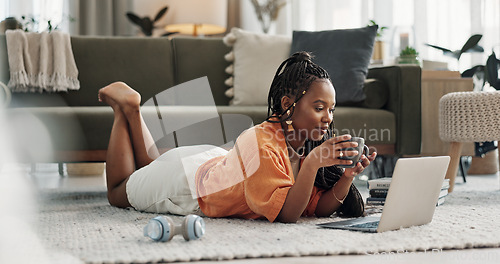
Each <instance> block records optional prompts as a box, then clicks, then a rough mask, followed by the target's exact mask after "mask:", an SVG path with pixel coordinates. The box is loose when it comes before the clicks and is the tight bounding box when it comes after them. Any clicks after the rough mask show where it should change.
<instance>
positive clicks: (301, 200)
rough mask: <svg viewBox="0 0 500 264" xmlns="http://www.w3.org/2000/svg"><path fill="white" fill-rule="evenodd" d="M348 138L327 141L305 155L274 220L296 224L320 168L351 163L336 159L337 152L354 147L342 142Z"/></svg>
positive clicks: (305, 205) (348, 136) (347, 153)
mask: <svg viewBox="0 0 500 264" xmlns="http://www.w3.org/2000/svg"><path fill="white" fill-rule="evenodd" d="M350 138H351V136H350V135H344V136H339V137H336V138H332V139H329V140H327V141H325V142H323V144H321V145H320V146H318V147H317V148H315V149H314V150H313V151H312V152H311V153H309V155H307V157H306V158H305V160H304V162H303V163H302V167H301V168H300V170H299V173H298V175H297V177H296V179H295V183H294V184H293V186H292V187H291V188H290V190H289V191H288V194H287V197H286V199H285V203H284V204H283V207H282V208H281V211H280V213H279V214H278V217H277V218H276V220H278V221H280V222H285V223H294V222H297V220H298V219H299V218H300V216H301V215H302V213H303V212H304V210H305V209H306V207H307V204H308V203H309V199H310V198H311V193H312V189H313V186H314V180H315V178H316V173H317V172H318V169H319V168H320V167H326V166H332V165H339V164H344V165H348V164H351V163H352V161H350V160H341V159H338V151H339V150H340V149H345V148H349V147H351V148H352V147H356V145H352V144H357V143H353V142H342V141H346V140H349V139H350ZM339 142H342V143H339ZM345 152H346V153H344V154H345V155H357V153H358V152H357V151H345ZM344 196H345V195H344Z"/></svg>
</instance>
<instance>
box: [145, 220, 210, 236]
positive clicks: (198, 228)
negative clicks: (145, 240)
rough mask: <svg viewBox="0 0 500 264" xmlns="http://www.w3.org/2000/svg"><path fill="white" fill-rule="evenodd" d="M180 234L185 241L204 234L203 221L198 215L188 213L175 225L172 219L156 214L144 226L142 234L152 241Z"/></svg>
mask: <svg viewBox="0 0 500 264" xmlns="http://www.w3.org/2000/svg"><path fill="white" fill-rule="evenodd" d="M178 234H182V236H183V237H184V239H185V240H186V241H188V240H196V239H199V238H201V237H202V236H203V235H204V234H205V222H204V221H203V218H201V217H200V216H198V215H188V216H186V217H185V218H184V221H183V222H182V225H175V224H174V221H173V220H172V219H171V218H169V217H166V216H157V217H155V218H153V219H151V220H149V223H148V224H147V225H146V226H145V227H144V236H146V237H149V238H151V239H153V240H154V241H161V242H166V241H170V240H171V239H172V237H174V236H175V235H178Z"/></svg>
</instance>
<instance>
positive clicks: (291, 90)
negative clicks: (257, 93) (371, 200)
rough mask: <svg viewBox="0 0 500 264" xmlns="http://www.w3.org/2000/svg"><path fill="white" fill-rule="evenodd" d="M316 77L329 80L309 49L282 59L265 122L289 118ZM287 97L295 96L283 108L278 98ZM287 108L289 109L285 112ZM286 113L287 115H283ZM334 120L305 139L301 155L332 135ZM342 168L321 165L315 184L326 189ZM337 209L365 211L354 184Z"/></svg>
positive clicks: (354, 213)
mask: <svg viewBox="0 0 500 264" xmlns="http://www.w3.org/2000/svg"><path fill="white" fill-rule="evenodd" d="M319 79H323V80H328V81H330V83H331V79H330V76H329V74H328V72H327V71H326V70H325V69H323V68H322V67H321V66H319V65H317V64H315V63H314V62H313V61H312V56H311V54H309V53H308V52H305V51H301V52H296V53H294V54H293V55H292V56H291V57H289V58H288V59H286V60H285V61H283V63H281V65H280V66H279V67H278V70H277V71H276V74H275V75H274V79H273V82H272V83H271V88H270V90H269V95H268V98H267V104H268V105H267V115H268V117H267V118H266V121H267V122H272V123H281V122H283V121H286V120H289V119H291V117H292V115H293V112H294V110H295V107H294V106H295V104H296V103H297V102H298V101H299V100H300V99H301V98H302V97H303V96H304V94H305V93H306V92H307V90H308V89H309V87H310V86H311V84H312V83H313V82H314V81H316V80H319ZM283 96H288V97H290V98H295V100H294V104H291V105H290V106H289V107H288V108H286V109H282V106H281V98H283ZM288 111H290V112H288ZM285 113H287V115H284V114H285ZM332 131H333V123H332V125H331V127H330V128H329V129H328V131H327V133H326V134H325V135H324V137H323V138H322V139H321V140H319V141H313V140H309V139H308V140H306V142H305V143H304V154H305V155H306V156H307V155H308V154H309V153H310V152H311V151H312V150H313V149H314V148H315V147H317V146H319V145H321V144H322V143H323V142H325V141H326V140H328V139H330V138H332V137H334V133H333V132H332ZM342 174H343V171H342V170H341V169H340V168H338V167H337V166H335V165H334V166H330V167H322V168H320V169H318V171H317V173H316V178H315V181H314V185H315V186H317V187H319V188H321V189H325V190H328V189H330V188H332V187H333V185H334V184H335V183H336V182H337V181H338V180H339V179H340V177H341V176H342ZM339 212H340V213H342V214H344V215H350V216H360V215H362V214H363V212H364V204H363V201H362V197H361V195H360V194H359V192H358V190H357V189H356V187H355V186H354V185H351V189H350V190H349V193H348V195H347V197H346V198H345V202H344V204H343V205H342V206H341V207H340V208H339Z"/></svg>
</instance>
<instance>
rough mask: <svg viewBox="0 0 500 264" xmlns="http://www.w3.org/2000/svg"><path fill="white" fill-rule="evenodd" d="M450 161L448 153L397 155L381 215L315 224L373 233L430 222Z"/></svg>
mask: <svg viewBox="0 0 500 264" xmlns="http://www.w3.org/2000/svg"><path fill="white" fill-rule="evenodd" d="M449 162H450V157H449V156H438V157H422V158H400V159H398V160H397V162H396V167H395V168H394V173H393V175H392V181H391V185H390V186H389V191H388V193H387V197H386V199H385V204H384V208H383V210H382V215H381V216H380V217H377V216H368V217H359V218H355V219H349V220H345V221H337V222H328V223H323V224H318V226H320V227H325V228H334V229H346V230H353V231H363V232H373V233H375V232H384V231H389V230H396V229H400V228H403V227H410V226H418V225H424V224H427V223H430V222H431V221H432V216H433V215H434V210H435V209H436V203H437V201H438V198H439V192H440V191H441V185H442V184H443V180H444V177H445V175H446V170H447V169H448V163H449Z"/></svg>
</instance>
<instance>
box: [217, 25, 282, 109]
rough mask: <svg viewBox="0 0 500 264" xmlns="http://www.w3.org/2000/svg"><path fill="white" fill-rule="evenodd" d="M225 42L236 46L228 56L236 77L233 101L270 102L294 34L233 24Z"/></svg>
mask: <svg viewBox="0 0 500 264" xmlns="http://www.w3.org/2000/svg"><path fill="white" fill-rule="evenodd" d="M224 42H225V43H226V44H227V45H228V46H231V47H232V48H233V50H232V53H230V54H229V55H228V56H226V57H227V59H228V60H229V61H232V62H233V65H232V68H231V67H230V69H228V71H229V72H231V73H232V74H233V78H232V79H229V80H228V83H227V84H228V85H229V86H230V87H233V91H234V92H233V93H232V92H231V90H230V91H229V93H227V94H229V95H233V94H234V98H233V99H232V102H231V104H232V105H247V106H249V105H267V96H268V93H269V88H270V87H271V83H272V81H273V78H274V74H275V73H276V70H277V69H278V66H279V65H280V64H281V63H282V62H283V61H284V60H285V59H287V58H288V55H289V53H290V45H291V38H289V37H286V36H276V35H267V34H259V33H251V32H248V31H245V30H242V29H239V28H233V29H232V30H231V33H229V34H228V35H226V37H225V38H224Z"/></svg>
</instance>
